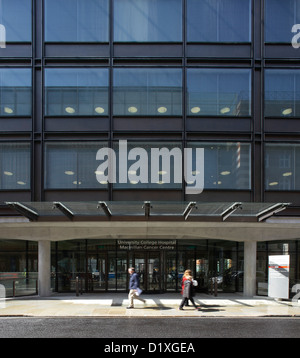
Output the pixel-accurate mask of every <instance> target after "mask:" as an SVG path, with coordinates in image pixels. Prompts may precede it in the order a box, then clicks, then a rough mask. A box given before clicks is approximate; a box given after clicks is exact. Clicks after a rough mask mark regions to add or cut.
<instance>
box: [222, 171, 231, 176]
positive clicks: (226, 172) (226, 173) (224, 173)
mask: <svg viewBox="0 0 300 358" xmlns="http://www.w3.org/2000/svg"><path fill="white" fill-rule="evenodd" d="M220 174H221V175H229V174H230V171H229V170H224V171H223V172H221V173H220Z"/></svg>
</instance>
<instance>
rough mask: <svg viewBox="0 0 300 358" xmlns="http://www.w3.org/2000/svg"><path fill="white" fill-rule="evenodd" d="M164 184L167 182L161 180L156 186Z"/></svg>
mask: <svg viewBox="0 0 300 358" xmlns="http://www.w3.org/2000/svg"><path fill="white" fill-rule="evenodd" d="M164 183H165V182H164V181H163V180H159V181H157V182H156V184H159V185H161V184H164Z"/></svg>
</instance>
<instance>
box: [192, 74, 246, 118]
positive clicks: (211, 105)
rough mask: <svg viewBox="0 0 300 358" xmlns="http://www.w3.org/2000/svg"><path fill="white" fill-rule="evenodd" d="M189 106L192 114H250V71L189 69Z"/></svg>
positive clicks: (236, 115) (235, 115) (237, 115)
mask: <svg viewBox="0 0 300 358" xmlns="http://www.w3.org/2000/svg"><path fill="white" fill-rule="evenodd" d="M187 106H188V108H187V111H188V112H187V113H188V115H191V116H208V115H210V116H233V117H239V116H249V115H250V114H251V71H250V70H244V69H188V70H187Z"/></svg>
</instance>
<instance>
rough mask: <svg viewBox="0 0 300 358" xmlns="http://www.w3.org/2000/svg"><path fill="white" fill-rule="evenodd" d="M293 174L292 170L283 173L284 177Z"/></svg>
mask: <svg viewBox="0 0 300 358" xmlns="http://www.w3.org/2000/svg"><path fill="white" fill-rule="evenodd" d="M291 175H293V173H292V172H286V173H283V174H282V176H283V177H289V176H291Z"/></svg>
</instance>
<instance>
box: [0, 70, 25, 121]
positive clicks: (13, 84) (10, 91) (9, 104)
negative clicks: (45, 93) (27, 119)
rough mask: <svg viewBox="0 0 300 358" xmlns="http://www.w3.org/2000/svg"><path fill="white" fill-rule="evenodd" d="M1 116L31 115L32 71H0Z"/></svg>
mask: <svg viewBox="0 0 300 358" xmlns="http://www.w3.org/2000/svg"><path fill="white" fill-rule="evenodd" d="M0 115H1V116H9V117H11V116H30V115H31V70H30V69H23V68H9V69H8V68H2V69H0Z"/></svg>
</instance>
